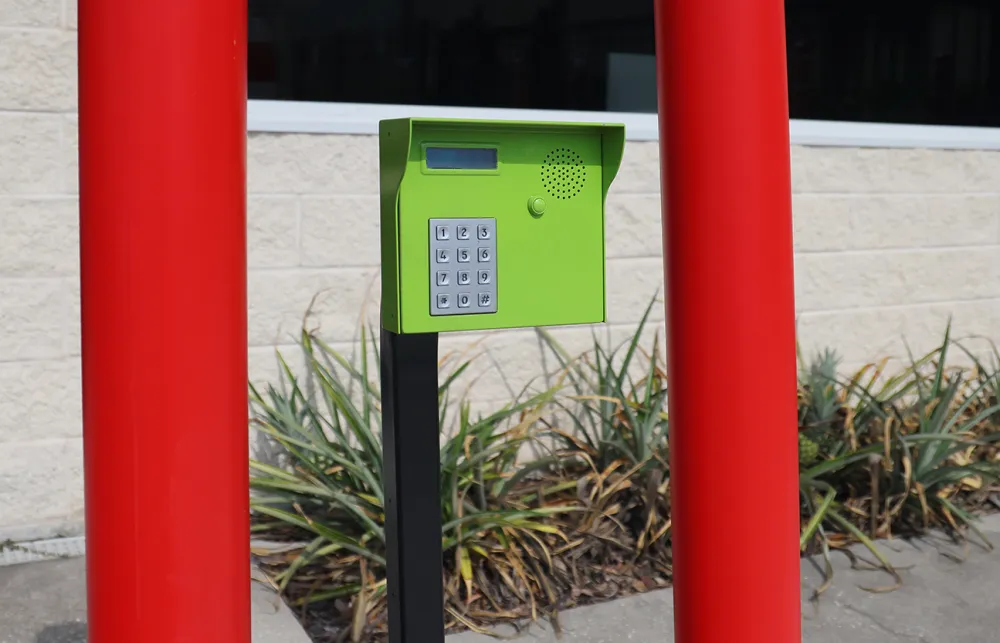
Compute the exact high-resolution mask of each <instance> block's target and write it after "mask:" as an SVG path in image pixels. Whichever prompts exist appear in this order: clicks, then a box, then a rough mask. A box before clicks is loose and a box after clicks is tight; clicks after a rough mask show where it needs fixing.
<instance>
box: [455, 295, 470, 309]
mask: <svg viewBox="0 0 1000 643" xmlns="http://www.w3.org/2000/svg"><path fill="white" fill-rule="evenodd" d="M471 305H472V297H470V296H469V293H467V292H461V293H458V307H459V308H468V307H469V306H471Z"/></svg>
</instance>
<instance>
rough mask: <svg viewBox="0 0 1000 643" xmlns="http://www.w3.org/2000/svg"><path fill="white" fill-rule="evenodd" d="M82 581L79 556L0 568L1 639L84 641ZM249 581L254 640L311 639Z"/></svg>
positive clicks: (305, 642)
mask: <svg viewBox="0 0 1000 643" xmlns="http://www.w3.org/2000/svg"><path fill="white" fill-rule="evenodd" d="M248 580H249V579H248ZM85 582H86V576H85V573H84V559H83V558H81V557H78V558H66V559H60V560H49V561H45V562H35V563H25V564H20V565H11V566H9V567H0V643H86V641H87V626H86V618H87V599H86V590H85ZM250 582H251V590H252V591H251V593H252V604H251V606H252V619H253V620H252V625H253V643H309V637H308V636H306V634H305V632H304V631H303V630H302V627H301V626H300V625H299V623H298V621H297V620H296V619H295V616H294V615H293V614H292V613H291V612H290V611H289V610H288V608H287V607H286V606H285V605H284V603H283V602H282V601H281V599H279V598H278V597H277V596H276V595H275V594H274V592H273V591H271V590H270V589H269V588H268V587H267V586H265V585H263V584H261V583H258V582H254V581H250ZM123 643H125V642H123ZM130 643H131V642H130ZM134 643H141V642H139V641H136V642H134Z"/></svg>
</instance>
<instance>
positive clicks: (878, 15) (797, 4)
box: [785, 0, 1000, 127]
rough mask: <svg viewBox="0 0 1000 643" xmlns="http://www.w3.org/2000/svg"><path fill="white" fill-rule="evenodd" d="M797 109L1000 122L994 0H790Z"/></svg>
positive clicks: (999, 29) (904, 119) (852, 116)
mask: <svg viewBox="0 0 1000 643" xmlns="http://www.w3.org/2000/svg"><path fill="white" fill-rule="evenodd" d="M785 6H786V29H787V40H788V71H789V79H788V85H789V99H790V105H791V113H792V118H801V119H819V120H835V121H863V122H876V123H913V124H924V125H977V126H988V127H998V126H1000V3H997V2H996V0H950V1H949V0H787V2H786V5H785Z"/></svg>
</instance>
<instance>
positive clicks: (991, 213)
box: [0, 0, 1000, 540]
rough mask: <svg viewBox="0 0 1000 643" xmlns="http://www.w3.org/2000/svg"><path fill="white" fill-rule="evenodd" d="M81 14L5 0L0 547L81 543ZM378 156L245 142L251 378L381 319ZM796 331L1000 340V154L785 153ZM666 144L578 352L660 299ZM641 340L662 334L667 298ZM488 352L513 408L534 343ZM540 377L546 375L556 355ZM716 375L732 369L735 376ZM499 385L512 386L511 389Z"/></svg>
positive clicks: (635, 168) (370, 149)
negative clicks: (949, 328) (280, 355)
mask: <svg viewBox="0 0 1000 643" xmlns="http://www.w3.org/2000/svg"><path fill="white" fill-rule="evenodd" d="M75 29H76V11H75V3H74V2H73V0H0V540H4V539H5V538H27V537H40V536H47V535H51V534H54V533H74V532H77V531H79V529H80V526H81V524H82V520H83V487H82V461H81V458H82V448H81V446H82V444H81V421H80V409H81V404H80V396H81V383H80V339H79V338H80V333H79V287H78V280H79V274H78V251H77V244H78V219H77V217H78V205H77V193H78V181H77V161H76V153H77V151H76V148H77V143H76V141H77V118H76V76H75V63H76V60H75V47H76V31H75ZM377 158H378V157H377V143H376V140H375V139H374V138H372V137H368V136H345V135H296V134H283V135H278V134H260V133H258V134H252V135H251V136H250V138H249V141H248V172H249V176H248V183H249V194H250V197H249V212H248V224H249V275H248V284H249V290H250V298H249V322H250V324H249V334H248V351H249V352H248V355H249V359H250V374H251V377H252V378H253V379H254V380H255V381H266V380H269V379H272V378H273V377H274V375H275V373H276V370H277V369H276V363H275V359H274V351H275V348H276V347H277V348H279V349H282V350H283V351H284V352H285V353H287V354H288V355H289V356H290V357H291V358H292V360H291V361H292V362H293V364H294V363H295V353H294V350H295V347H294V341H295V334H296V333H297V331H298V329H299V328H300V327H301V326H302V323H303V315H304V313H305V311H306V308H307V307H308V306H309V305H310V302H311V301H313V298H314V297H316V300H315V303H314V308H313V315H312V316H311V317H310V318H309V320H308V324H309V325H310V326H311V327H318V328H319V329H320V332H321V334H322V336H323V337H324V338H325V339H326V340H327V341H329V342H330V343H332V344H333V345H334V346H335V347H336V348H338V349H340V350H343V351H346V352H348V353H349V352H351V351H352V350H353V349H354V348H355V344H354V340H355V338H356V337H357V331H358V328H359V323H360V321H361V320H364V319H368V320H372V321H374V320H375V319H376V315H377V294H378V292H377V285H378V207H377V181H378V174H377V172H378V168H377ZM792 159H793V180H794V186H793V187H794V192H795V193H794V211H795V239H796V273H797V274H796V277H797V286H796V288H797V298H798V309H799V329H800V338H801V340H802V342H803V345H804V347H805V348H806V350H807V351H808V350H812V349H813V348H820V347H826V346H831V347H836V348H838V349H839V350H840V352H841V353H842V355H843V357H844V360H845V366H846V367H853V366H857V365H860V364H862V363H864V362H865V361H867V360H870V359H874V358H876V357H880V356H883V355H897V356H903V355H904V351H903V345H902V342H901V338H902V337H906V339H907V340H908V341H909V343H910V345H911V347H912V348H913V349H914V351H915V352H920V351H922V350H927V349H930V348H931V347H933V346H934V345H935V343H936V342H938V341H939V340H940V337H941V334H942V332H943V330H944V327H945V323H946V322H947V319H948V318H949V316H954V320H955V328H956V332H957V333H958V334H959V335H964V334H978V335H985V336H988V337H992V338H994V339H1000V262H998V261H997V257H998V256H1000V253H998V251H1000V154H998V153H991V152H980V151H941V150H937V151H930V150H908V149H851V148H805V147H794V148H793V149H792ZM659 187H660V186H659V170H658V164H657V146H656V144H655V143H649V142H630V143H628V145H627V150H626V154H625V159H624V163H623V167H622V171H621V174H620V176H619V178H618V180H617V182H616V183H615V185H614V187H613V189H612V193H611V197H610V201H609V228H608V256H609V261H608V289H609V302H608V314H609V323H608V324H606V325H603V326H601V327H596V328H590V327H586V328H563V329H557V331H556V335H557V337H558V339H559V340H560V341H561V342H563V343H564V344H565V345H566V347H567V348H568V349H569V350H570V351H582V350H584V349H586V348H587V347H588V346H589V345H590V343H591V340H592V336H593V335H594V334H596V335H597V336H598V337H599V338H601V339H603V340H604V341H611V342H618V341H622V340H624V339H625V338H626V337H627V336H628V335H629V334H630V333H631V332H632V330H633V328H634V327H635V323H636V322H637V320H638V319H639V317H640V316H641V314H642V312H643V310H644V309H645V307H646V305H647V304H648V303H649V301H650V299H651V298H652V297H653V296H654V294H655V293H656V292H657V291H658V290H662V259H661V255H662V253H661V244H660V233H659V229H660V228H659V222H660V213H659ZM651 319H652V325H651V327H650V329H649V331H648V332H647V335H648V336H649V335H651V334H652V333H655V332H659V333H660V335H661V336H662V320H663V311H662V307H661V306H655V307H654V309H653V314H652V316H651ZM476 341H478V342H480V343H478V344H477V345H476V347H475V349H474V350H475V352H477V353H478V354H480V357H479V358H477V361H476V367H475V368H474V369H472V371H471V372H470V377H469V378H467V379H466V380H465V382H466V383H468V382H470V381H472V380H473V379H475V380H476V384H475V388H474V396H475V398H476V399H477V400H478V401H479V402H480V403H482V404H484V405H489V404H490V403H491V402H496V401H500V400H506V399H507V398H508V397H509V393H508V389H509V388H510V389H514V390H517V389H519V388H520V387H521V386H522V385H523V384H524V383H526V382H527V381H528V380H529V379H530V378H532V377H535V376H537V375H540V374H541V373H542V371H543V370H544V369H543V366H542V360H541V358H540V351H539V346H538V342H537V340H536V338H535V336H534V334H533V332H532V331H510V332H504V333H499V334H487V335H470V334H463V335H455V336H448V337H445V338H443V339H442V348H443V351H450V350H456V351H457V350H462V349H464V348H467V347H468V346H469V345H470V343H472V342H476ZM548 365H549V366H551V360H549V362H548ZM725 370H726V369H725V365H724V364H723V365H720V372H721V373H725ZM501 375H502V376H501Z"/></svg>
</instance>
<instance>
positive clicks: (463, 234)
mask: <svg viewBox="0 0 1000 643" xmlns="http://www.w3.org/2000/svg"><path fill="white" fill-rule="evenodd" d="M455 238H457V239H458V240H459V241H467V240H468V239H469V226H467V225H460V226H458V227H456V228H455Z"/></svg>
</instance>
